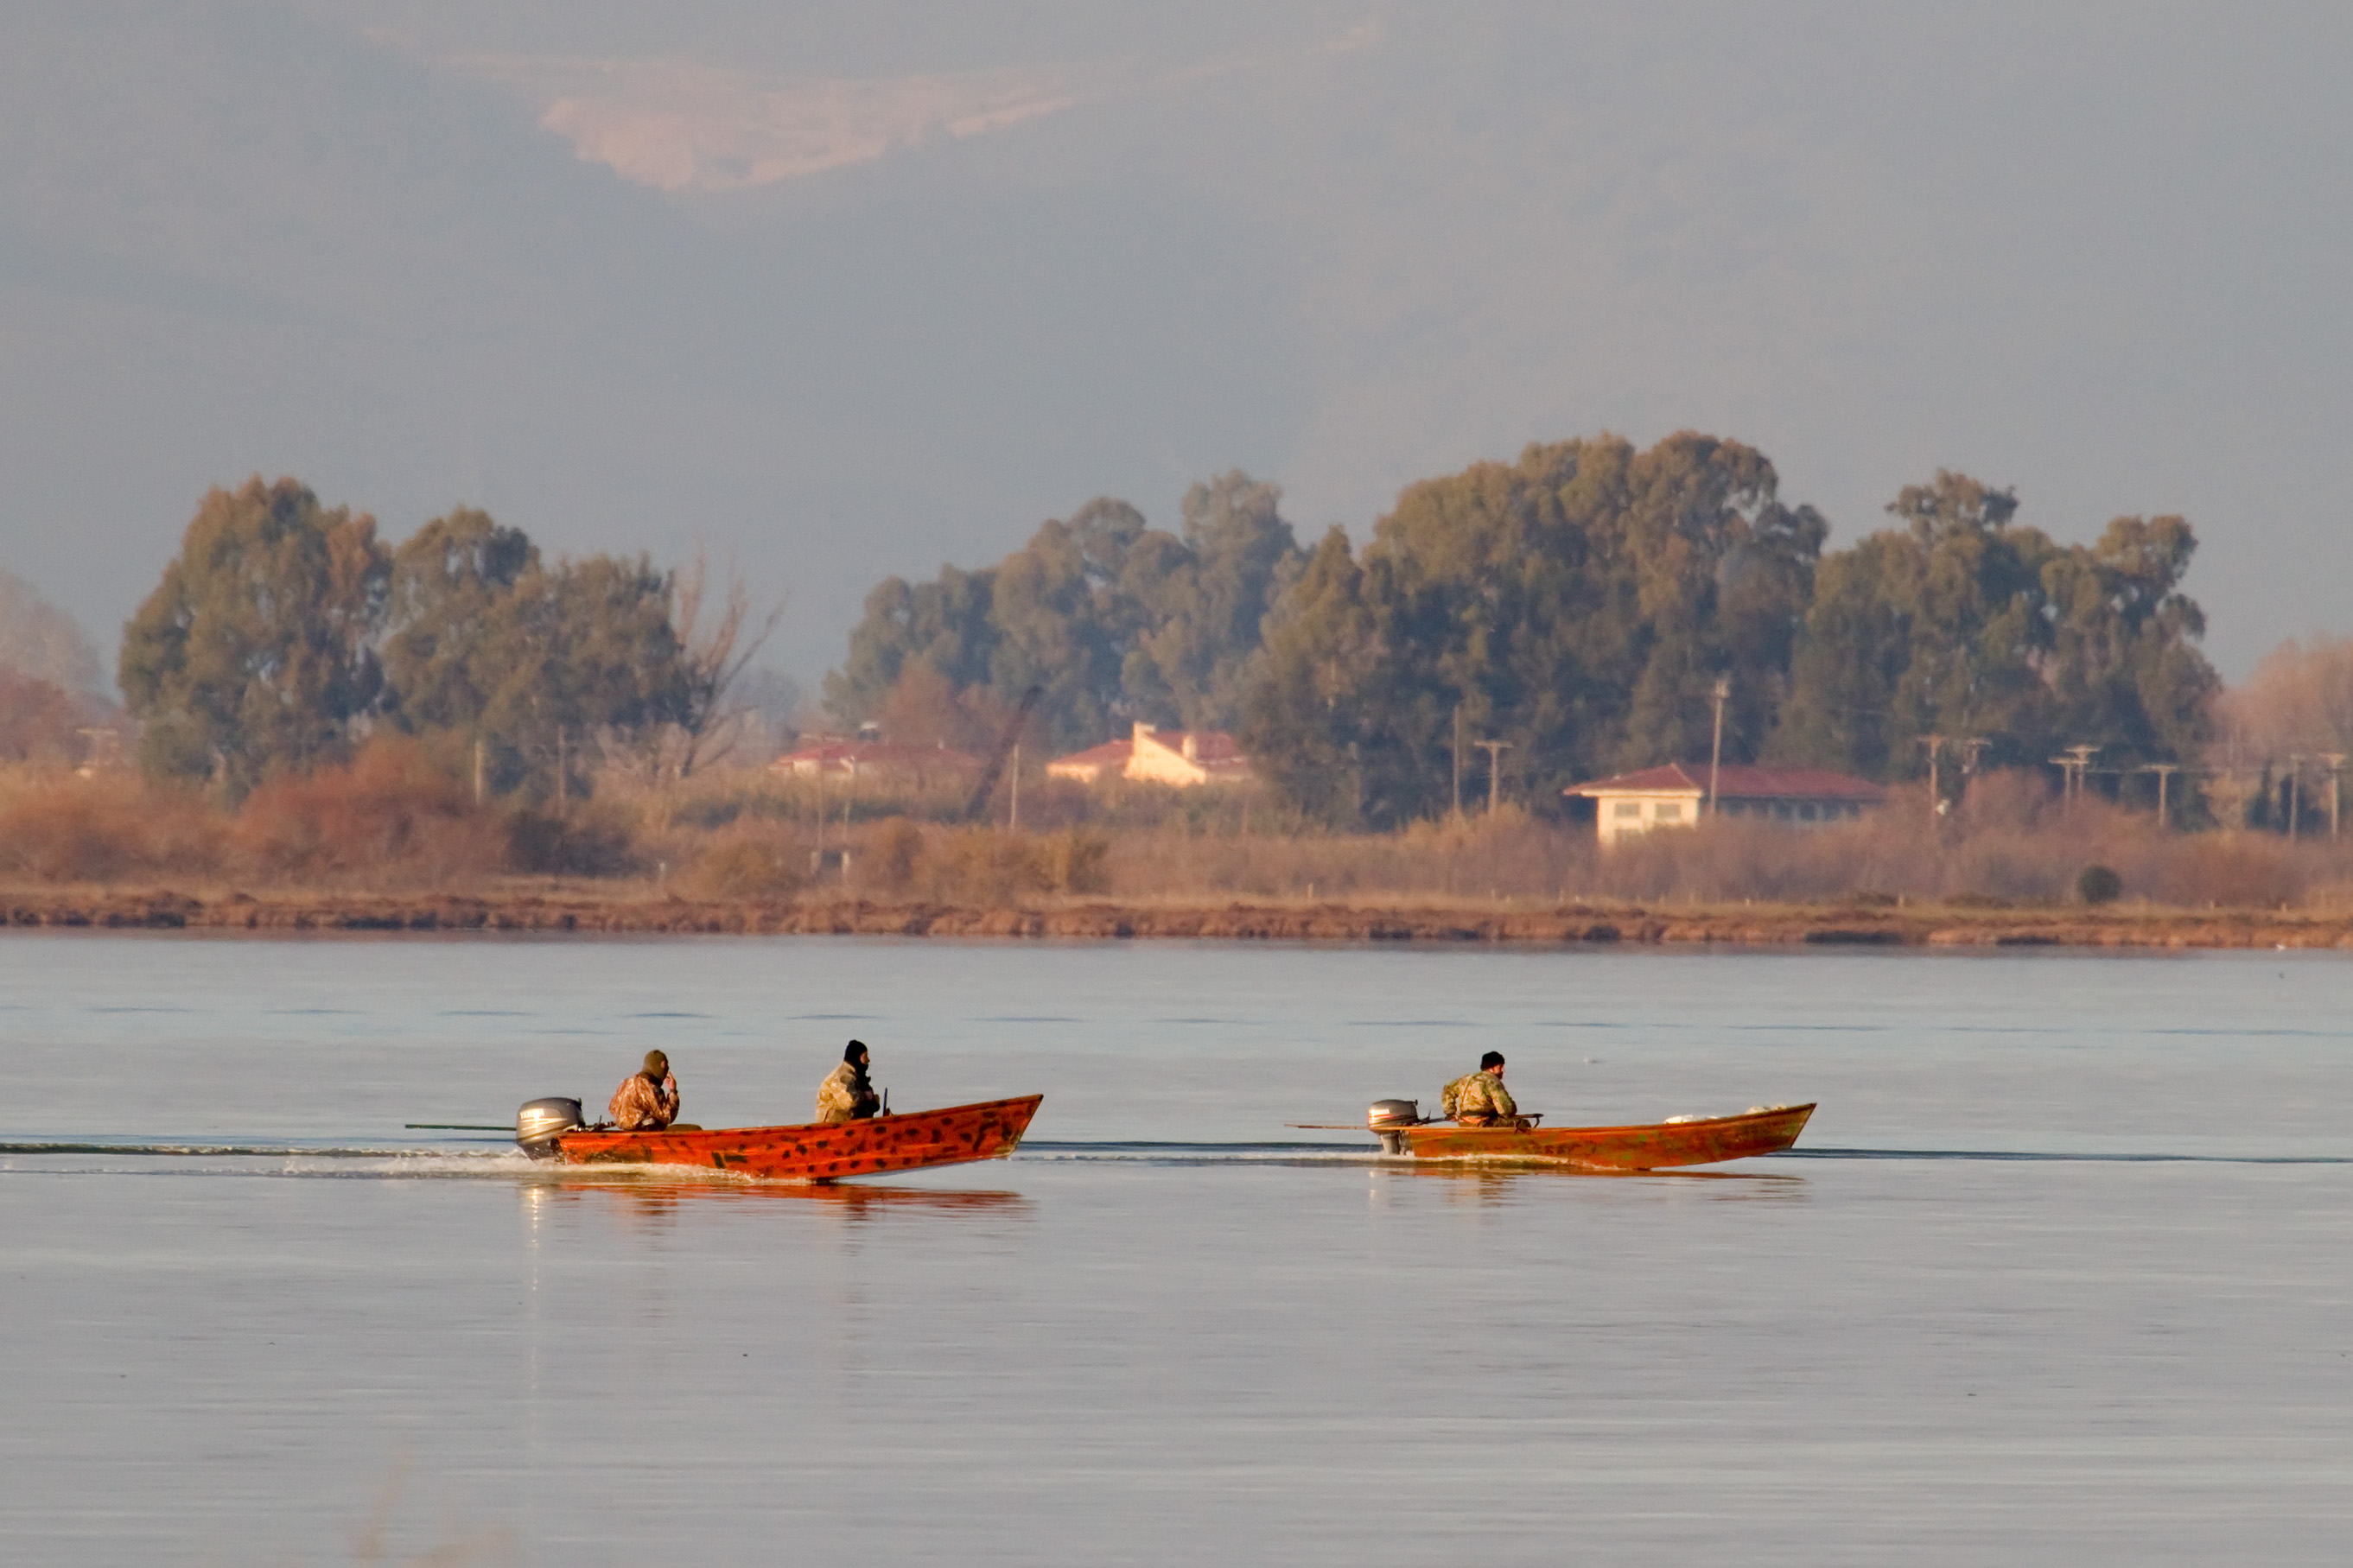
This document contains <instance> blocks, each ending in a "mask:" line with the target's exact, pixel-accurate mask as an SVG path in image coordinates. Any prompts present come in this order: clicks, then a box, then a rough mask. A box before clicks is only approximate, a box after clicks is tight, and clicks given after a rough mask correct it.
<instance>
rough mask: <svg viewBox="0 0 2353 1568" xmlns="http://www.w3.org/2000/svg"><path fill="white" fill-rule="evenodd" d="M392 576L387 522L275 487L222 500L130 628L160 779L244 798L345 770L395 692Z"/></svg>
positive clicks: (128, 657) (147, 744)
mask: <svg viewBox="0 0 2353 1568" xmlns="http://www.w3.org/2000/svg"><path fill="white" fill-rule="evenodd" d="M389 576H390V562H389V561H388V560H387V558H386V557H385V552H384V550H383V549H382V547H381V546H379V545H378V544H377V542H376V538H375V519H373V518H371V517H369V516H367V515H366V514H365V513H358V514H354V513H353V511H352V510H351V509H350V508H348V507H336V508H332V509H330V508H327V507H323V506H322V505H321V504H320V503H319V498H318V497H317V496H316V495H315V494H313V493H312V492H311V489H310V488H309V487H308V486H306V485H303V484H301V483H299V482H297V481H296V480H293V479H278V480H276V481H275V482H272V483H264V482H263V481H262V479H260V477H259V476H258V475H257V476H256V477H255V478H253V479H249V480H248V481H247V482H246V483H245V484H244V485H243V486H241V487H239V488H238V489H235V490H226V489H215V490H213V491H211V492H210V493H209V494H207V495H206V497H205V499H204V501H203V503H202V504H201V505H200V506H199V507H198V508H197V509H196V515H195V520H194V521H191V522H190V523H189V524H188V528H187V531H186V534H185V537H184V538H183V540H182V543H181V549H180V553H179V555H178V557H177V558H175V559H174V561H173V562H172V563H171V564H170V565H169V566H168V567H166V568H165V569H164V580H163V581H162V583H160V584H157V586H156V588H155V591H154V592H153V593H152V594H150V595H148V596H147V599H146V602H145V603H143V604H142V605H140V606H139V611H138V614H136V615H135V616H132V619H131V621H130V622H129V624H128V625H127V626H124V628H123V637H122V659H121V681H122V690H123V695H124V697H125V699H126V700H128V703H129V707H130V710H131V712H132V716H133V717H134V718H136V719H138V720H139V721H140V722H141V725H142V730H141V735H140V757H141V761H142V763H143V764H144V765H145V766H146V767H147V769H148V770H149V771H150V772H152V773H156V774H159V775H163V776H168V777H176V778H186V779H213V780H217V781H218V782H219V783H220V784H223V785H224V786H225V787H227V788H228V789H229V790H231V791H233V792H237V793H240V794H241V793H242V792H244V791H246V790H248V789H250V788H252V786H253V785H254V784H258V783H259V782H260V780H261V778H262V777H263V775H264V774H266V773H269V771H270V770H272V769H274V768H280V767H292V768H303V767H308V766H310V765H312V764H313V763H317V762H319V761H321V760H322V759H325V758H329V757H332V756H335V755H339V754H340V753H341V752H343V749H344V748H345V746H346V745H347V744H348V742H349V741H350V739H351V735H352V726H353V722H354V721H356V720H357V719H359V718H360V717H361V715H363V714H364V713H365V712H367V710H368V709H369V707H370V705H371V704H372V703H373V702H374V701H375V697H376V694H377V690H378V689H379V687H380V685H381V682H382V671H381V668H380V667H379V665H378V663H377V659H376V655H375V647H374V637H375V631H376V627H377V625H378V622H379V619H380V617H381V616H382V613H383V609H384V605H385V593H386V586H387V583H388V579H389Z"/></svg>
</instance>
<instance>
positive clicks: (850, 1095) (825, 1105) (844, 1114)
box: [817, 1040, 882, 1121]
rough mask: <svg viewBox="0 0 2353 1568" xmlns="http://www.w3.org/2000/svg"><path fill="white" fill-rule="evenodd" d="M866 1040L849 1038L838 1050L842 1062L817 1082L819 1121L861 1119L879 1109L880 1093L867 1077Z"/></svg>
mask: <svg viewBox="0 0 2353 1568" xmlns="http://www.w3.org/2000/svg"><path fill="white" fill-rule="evenodd" d="M869 1059H870V1058H868V1056H867V1051H866V1042H865V1041H864V1040H852V1041H850V1042H849V1045H848V1046H847V1047H844V1048H843V1050H842V1053H841V1065H840V1066H839V1067H838V1068H834V1069H833V1071H832V1073H831V1074H829V1075H828V1077H827V1079H826V1080H825V1081H824V1082H823V1083H821V1084H819V1085H818V1086H817V1119H818V1121H865V1120H866V1119H867V1118H868V1117H870V1116H871V1115H873V1114H874V1113H875V1112H876V1111H877V1110H881V1109H882V1100H881V1096H879V1095H877V1094H876V1093H875V1092H874V1086H873V1085H872V1084H871V1083H870V1082H868V1081H867V1078H866V1064H867V1062H868V1060H869Z"/></svg>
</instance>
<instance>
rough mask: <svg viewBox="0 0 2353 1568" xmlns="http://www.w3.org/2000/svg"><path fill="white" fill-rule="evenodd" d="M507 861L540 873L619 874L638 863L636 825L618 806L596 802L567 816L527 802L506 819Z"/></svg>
mask: <svg viewBox="0 0 2353 1568" xmlns="http://www.w3.org/2000/svg"><path fill="white" fill-rule="evenodd" d="M506 837H507V849H506V858H507V864H508V865H509V866H511V867H512V868H514V869H516V870H518V871H535V872H538V873H540V874H541V875H543V876H551V877H553V876H569V877H620V876H626V875H628V873H629V872H632V871H636V870H640V869H642V868H643V861H644V857H643V856H642V855H640V854H639V853H638V834H637V825H636V824H635V823H633V822H631V821H630V820H629V818H628V816H627V815H625V814H624V813H623V812H622V811H620V810H619V809H618V808H617V807H614V806H610V805H590V806H581V807H577V808H575V809H574V810H573V811H572V812H571V813H570V814H569V815H568V816H557V815H556V814H555V813H554V812H552V811H543V810H540V809H538V808H536V807H533V806H524V807H522V808H521V809H519V810H517V811H516V812H515V813H514V814H513V815H512V816H509V817H508V818H507V821H506Z"/></svg>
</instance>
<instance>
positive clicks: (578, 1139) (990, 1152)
mask: <svg viewBox="0 0 2353 1568" xmlns="http://www.w3.org/2000/svg"><path fill="white" fill-rule="evenodd" d="M1045 1098H1046V1097H1045V1096H1044V1095H1042V1094H1031V1095H1024V1096H1022V1097H1021V1098H1020V1099H1018V1100H984V1101H982V1102H981V1103H980V1104H978V1105H952V1106H949V1107H947V1108H946V1109H945V1110H917V1111H907V1112H900V1113H896V1114H892V1115H886V1116H876V1117H872V1118H871V1119H869V1120H867V1121H835V1122H824V1121H820V1122H813V1123H809V1124H807V1125H804V1126H798V1127H723V1128H713V1129H711V1130H709V1131H704V1130H703V1129H701V1128H693V1129H688V1130H673V1131H666V1132H616V1131H612V1130H610V1129H609V1128H608V1129H603V1130H599V1129H596V1128H593V1127H583V1126H581V1125H579V1107H578V1102H577V1101H576V1100H533V1101H532V1102H531V1103H530V1104H528V1105H526V1106H524V1107H523V1108H522V1113H521V1114H520V1115H519V1116H518V1117H517V1119H516V1122H515V1142H518V1143H521V1144H522V1146H523V1150H524V1152H527V1153H529V1154H531V1155H533V1157H534V1158H540V1159H551V1158H552V1159H560V1160H562V1161H563V1162H564V1163H566V1164H571V1165H693V1166H699V1167H701V1168H702V1169H704V1170H713V1171H727V1172H731V1173H734V1174H736V1175H739V1176H765V1177H769V1178H772V1179H781V1180H785V1181H799V1182H836V1181H839V1180H840V1179H841V1178H842V1177H844V1176H875V1175H881V1174H882V1173H886V1172H890V1171H921V1170H925V1169H928V1168H929V1167H931V1166H934V1165H962V1164H965V1163H969V1162H971V1161H975V1160H1001V1159H1003V1158H1005V1156H1007V1155H1008V1154H1010V1153H1012V1152H1013V1151H1014V1150H1015V1149H1017V1148H1018V1147H1020V1144H1021V1134H1022V1133H1023V1132H1025V1131H1028V1130H1029V1119H1030V1118H1031V1117H1033V1116H1035V1115H1037V1114H1038V1107H1039V1103H1040V1102H1041V1101H1042V1100H1044V1099H1045ZM565 1107H568V1108H570V1109H569V1110H568V1112H567V1111H566V1110H564V1109H562V1108H565ZM567 1120H568V1121H570V1123H571V1125H569V1126H564V1125H561V1123H562V1122H563V1121H567Z"/></svg>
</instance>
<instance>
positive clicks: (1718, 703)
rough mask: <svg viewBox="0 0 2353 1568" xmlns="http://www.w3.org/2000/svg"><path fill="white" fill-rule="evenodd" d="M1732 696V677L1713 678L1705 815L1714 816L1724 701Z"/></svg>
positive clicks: (1721, 750) (1722, 743)
mask: <svg viewBox="0 0 2353 1568" xmlns="http://www.w3.org/2000/svg"><path fill="white" fill-rule="evenodd" d="M1731 695H1732V677H1730V676H1728V675H1719V676H1717V677H1716V678H1715V742H1713V743H1712V744H1710V745H1709V747H1708V752H1707V814H1708V815H1709V816H1715V775H1716V773H1718V772H1719V771H1720V770H1721V769H1722V768H1723V766H1724V700H1725V698H1727V697H1730V696H1731Z"/></svg>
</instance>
